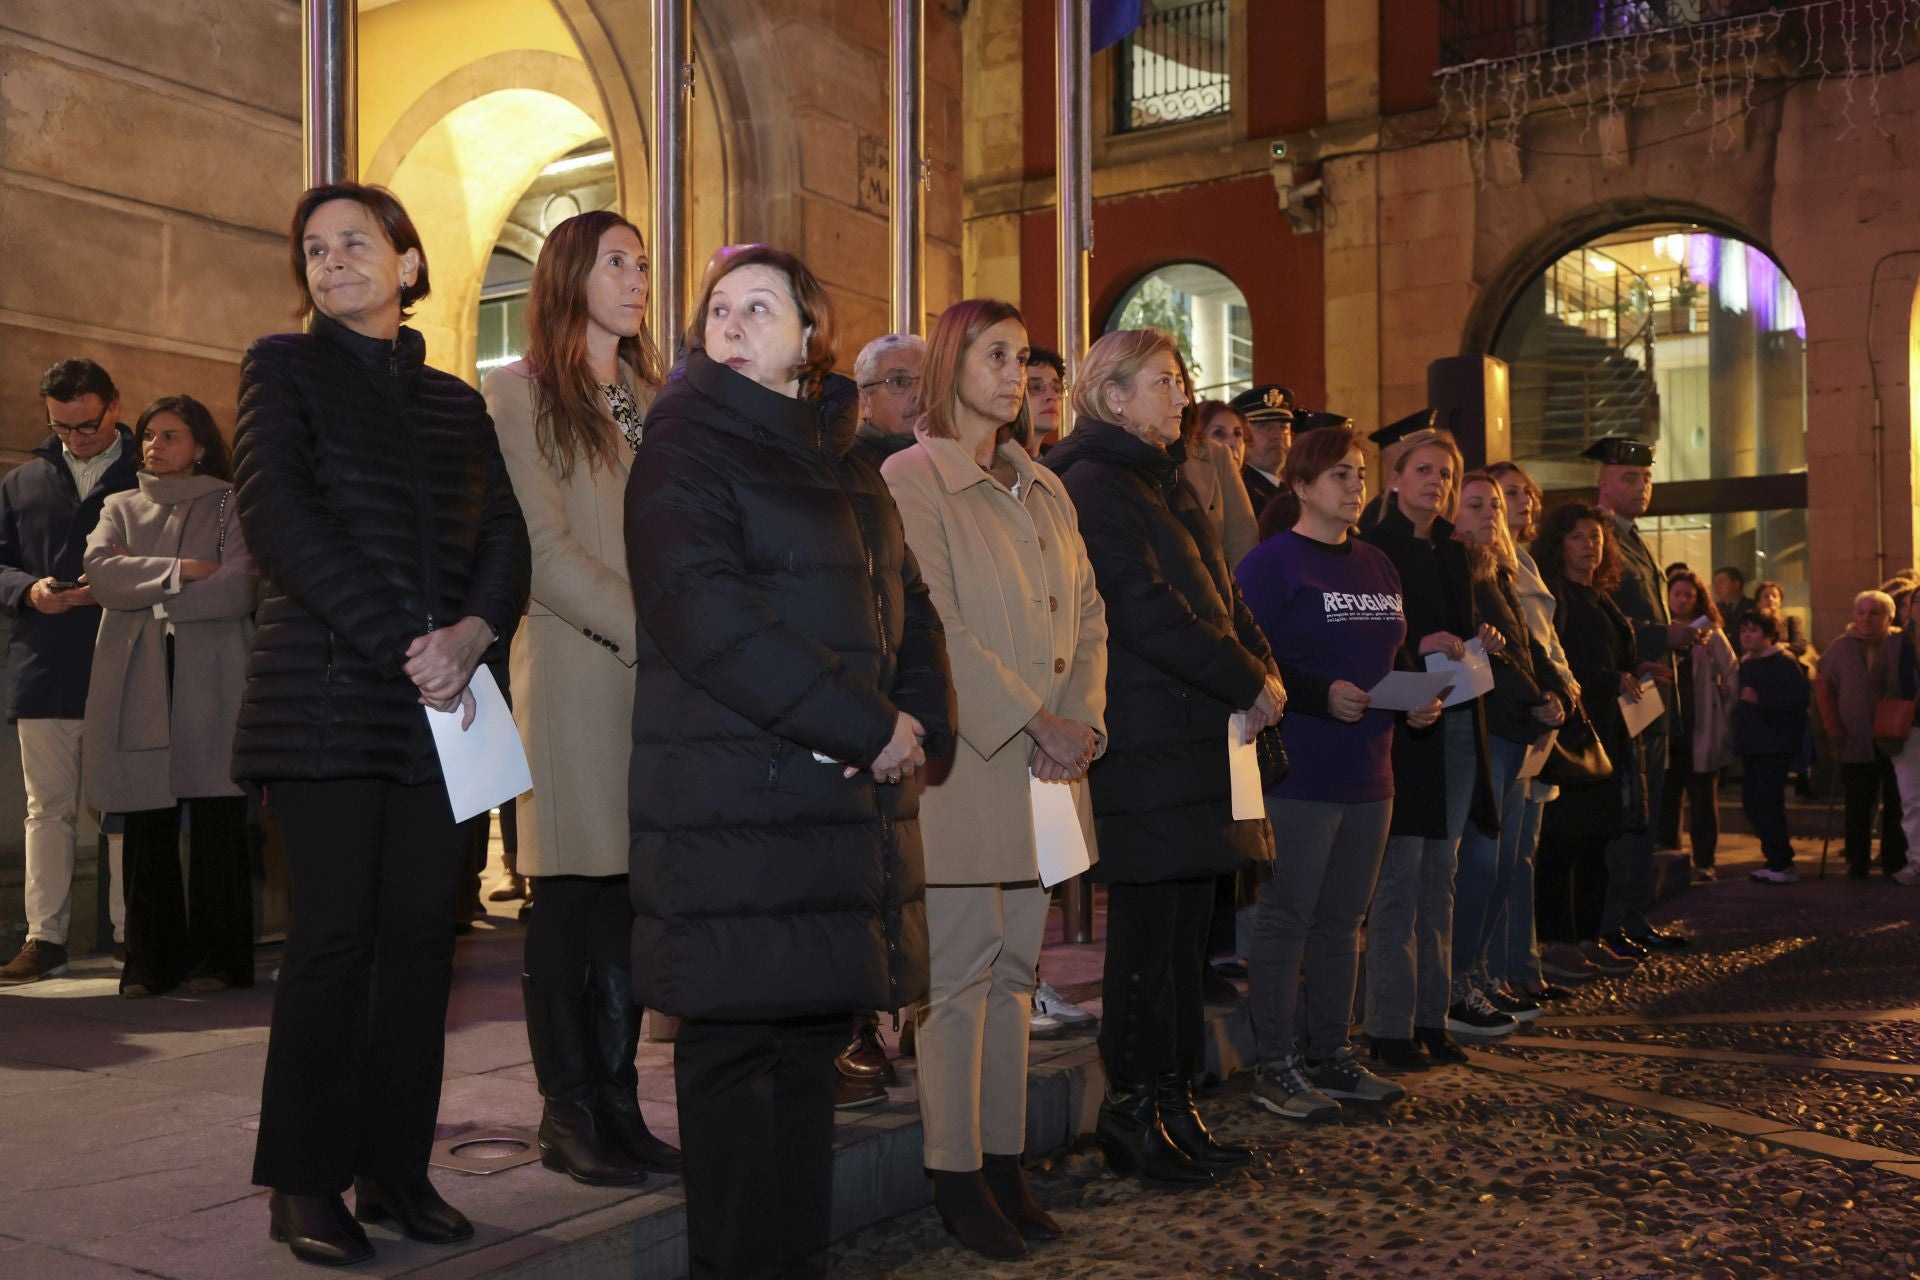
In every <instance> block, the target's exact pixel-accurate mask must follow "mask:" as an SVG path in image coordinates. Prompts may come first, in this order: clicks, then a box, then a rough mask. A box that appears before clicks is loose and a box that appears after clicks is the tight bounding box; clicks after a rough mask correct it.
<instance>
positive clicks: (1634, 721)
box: [1620, 680, 1667, 738]
mask: <svg viewBox="0 0 1920 1280" xmlns="http://www.w3.org/2000/svg"><path fill="white" fill-rule="evenodd" d="M1666 709H1667V704H1666V703H1664V702H1662V701H1661V700H1660V690H1658V689H1656V688H1654V685H1653V681H1651V680H1642V681H1641V682H1640V697H1639V699H1638V700H1637V701H1636V700H1634V699H1630V698H1628V697H1627V695H1626V694H1624V693H1623V694H1621V695H1620V718H1621V719H1622V720H1623V721H1625V722H1626V726H1627V734H1628V736H1629V737H1634V738H1637V737H1639V736H1640V735H1641V734H1642V733H1645V732H1646V729H1647V726H1648V725H1650V724H1652V723H1653V722H1654V721H1655V720H1658V719H1659V718H1660V716H1661V715H1662V713H1664V712H1665V711H1666Z"/></svg>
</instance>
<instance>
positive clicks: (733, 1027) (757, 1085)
mask: <svg viewBox="0 0 1920 1280" xmlns="http://www.w3.org/2000/svg"><path fill="white" fill-rule="evenodd" d="M540 892H541V893H542V894H544V893H545V892H546V887H545V884H544V882H543V884H542V887H541V890H540ZM545 906H546V899H545V898H541V899H540V900H539V905H537V906H536V907H535V908H534V911H535V913H536V914H538V912H539V911H541V910H542V909H544V907H545ZM852 1026H853V1015H852V1014H851V1013H845V1014H837V1015H834V1016H831V1017H821V1018H792V1019H785V1020H782V1021H777V1022H710V1021H707V1020H704V1019H699V1018H688V1019H684V1020H682V1022H681V1023H680V1031H679V1034H678V1035H676V1036H675V1038H674V1042H673V1074H674V1094H675V1097H676V1098H677V1099H678V1101H679V1105H680V1145H681V1149H682V1150H683V1151H684V1152H685V1157H684V1159H685V1173H684V1182H685V1187H686V1193H687V1261H688V1266H689V1268H690V1270H689V1275H690V1277H691V1280H787V1278H788V1277H794V1278H800V1277H805V1278H806V1280H812V1278H813V1277H818V1276H824V1275H825V1274H826V1249H827V1244H828V1242H829V1241H830V1240H831V1238H832V1230H833V1225H832V1217H833V1086H834V1077H835V1072H834V1067H833V1058H834V1055H835V1054H837V1053H839V1052H840V1050H842V1049H844V1048H846V1045H847V1035H848V1033H849V1031H850V1029H851V1028H852Z"/></svg>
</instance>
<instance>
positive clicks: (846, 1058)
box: [833, 1022, 899, 1084]
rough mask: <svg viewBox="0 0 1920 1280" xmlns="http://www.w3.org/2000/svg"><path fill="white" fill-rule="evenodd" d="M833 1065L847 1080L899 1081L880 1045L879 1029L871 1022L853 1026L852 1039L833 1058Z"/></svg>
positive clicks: (892, 1082)
mask: <svg viewBox="0 0 1920 1280" xmlns="http://www.w3.org/2000/svg"><path fill="white" fill-rule="evenodd" d="M833 1065H834V1066H835V1067H837V1068H839V1071H840V1074H841V1075H842V1076H844V1077H845V1078H847V1079H849V1080H874V1081H878V1082H879V1083H881V1084H898V1083H899V1076H898V1074H897V1073H896V1072H895V1071H894V1069H893V1063H891V1062H889V1061H887V1051H886V1050H885V1049H883V1048H881V1046H880V1029H879V1028H878V1027H877V1026H875V1025H874V1024H873V1023H871V1022H861V1023H859V1024H858V1025H857V1026H855V1027H854V1029H853V1039H852V1040H851V1041H849V1042H848V1043H847V1047H846V1048H844V1049H842V1050H841V1051H840V1054H839V1056H838V1057H836V1058H835V1059H834V1060H833Z"/></svg>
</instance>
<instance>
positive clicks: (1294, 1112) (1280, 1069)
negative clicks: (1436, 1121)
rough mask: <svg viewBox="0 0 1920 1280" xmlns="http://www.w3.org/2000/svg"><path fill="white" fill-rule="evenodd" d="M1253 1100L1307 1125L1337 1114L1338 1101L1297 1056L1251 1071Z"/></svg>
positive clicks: (1275, 1112) (1276, 1113)
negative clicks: (1308, 1074) (1330, 1096)
mask: <svg viewBox="0 0 1920 1280" xmlns="http://www.w3.org/2000/svg"><path fill="white" fill-rule="evenodd" d="M1363 1074H1364V1073H1363ZM1368 1078H1369V1079H1372V1077H1370V1076H1369V1077H1368ZM1379 1083H1384V1082H1379ZM1253 1100H1254V1102H1255V1103H1257V1104H1258V1105H1260V1106H1263V1107H1265V1108H1266V1109H1267V1110H1269V1111H1271V1112H1273V1114H1275V1115H1277V1116H1285V1117H1286V1118H1287V1119H1289V1120H1300V1121H1304V1122H1306V1123H1309V1124H1311V1123H1314V1122H1317V1121H1321V1120H1331V1119H1333V1118H1334V1117H1335V1116H1337V1115H1339V1114H1340V1104H1339V1103H1337V1102H1335V1101H1334V1100H1333V1099H1332V1098H1329V1097H1328V1096H1327V1095H1326V1094H1324V1093H1322V1092H1321V1091H1320V1088H1319V1086H1318V1085H1316V1084H1315V1083H1314V1082H1313V1081H1312V1080H1311V1079H1309V1078H1308V1076H1307V1073H1306V1070H1305V1069H1304V1068H1303V1067H1302V1066H1301V1063H1300V1059H1298V1058H1287V1059H1284V1060H1282V1061H1280V1062H1263V1063H1261V1064H1260V1065H1259V1067H1257V1068H1256V1069H1255V1070H1254V1073H1253Z"/></svg>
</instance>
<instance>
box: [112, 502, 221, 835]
mask: <svg viewBox="0 0 1920 1280" xmlns="http://www.w3.org/2000/svg"><path fill="white" fill-rule="evenodd" d="M232 495H233V482H232V481H230V480H222V479H219V478H218V477H216V476H167V477H165V478H164V479H163V478H160V477H157V476H150V475H148V474H147V473H146V472H144V471H143V472H141V473H140V486H139V488H137V489H129V490H126V491H125V492H123V493H116V494H113V495H112V496H110V497H109V498H108V499H107V502H106V505H105V506H104V507H103V508H101V511H100V523H98V524H96V525H95V526H94V527H93V533H92V534H91V535H89V537H88V538H87V551H86V570H87V582H88V583H89V584H90V585H91V586H92V587H93V598H94V599H95V600H97V601H99V602H100V604H101V606H102V613H101V616H100V633H99V638H98V641H97V642H96V643H95V645H94V651H93V676H92V679H91V682H90V683H89V685H88V687H87V717H86V731H85V734H84V736H83V742H82V750H81V761H82V763H81V771H82V777H83V778H84V779H85V781H86V791H87V803H88V804H90V805H92V806H93V807H94V808H96V809H99V810H100V811H102V812H103V813H137V812H139V811H141V810H144V809H168V808H172V807H173V805H174V804H175V802H177V801H179V800H184V799H190V798H204V797H208V796H237V795H239V794H240V793H241V792H240V788H239V787H238V786H236V785H235V784H234V781H233V732H234V725H235V724H236V723H237V722H238V720H239V718H240V696H241V693H242V691H243V690H244V689H245V687H246V679H247V652H248V650H249V649H250V648H251V647H252V645H253V605H254V596H255V592H256V590H257V587H258V581H259V580H258V577H257V575H256V574H255V573H254V568H253V559H252V557H251V556H249V555H248V554H247V544H246V540H245V539H244V538H243V537H242V536H241V532H240V517H239V515H238V514H237V513H236V512H235V510H234V502H233V497H232ZM115 543H118V544H119V545H120V546H122V547H124V548H126V549H127V551H128V552H129V553H130V554H127V555H120V554H119V553H117V552H115V551H114V550H113V544H115ZM180 558H185V559H189V560H215V561H218V562H219V564H220V568H219V570H218V571H217V572H215V573H214V574H212V575H211V576H209V577H206V578H202V579H201V580H200V581H198V582H184V583H181V584H180V589H179V590H178V591H177V592H172V593H169V592H168V590H167V587H168V585H169V582H170V580H171V578H172V575H173V567H174V562H175V561H176V560H177V559H180ZM155 605H160V606H161V607H162V608H164V609H165V611H166V617H165V618H162V617H160V616H159V615H158V614H156V613H155V612H154V606H155ZM169 624H171V625H172V627H173V635H174V640H173V645H174V648H173V687H174V689H176V690H178V692H179V695H180V696H178V697H171V698H170V697H169V696H168V692H167V648H166V645H167V639H166V638H167V627H168V625H169Z"/></svg>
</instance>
